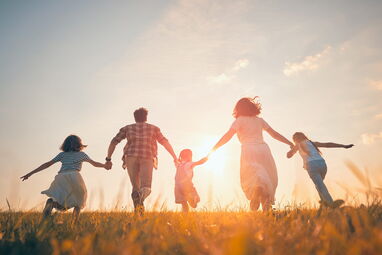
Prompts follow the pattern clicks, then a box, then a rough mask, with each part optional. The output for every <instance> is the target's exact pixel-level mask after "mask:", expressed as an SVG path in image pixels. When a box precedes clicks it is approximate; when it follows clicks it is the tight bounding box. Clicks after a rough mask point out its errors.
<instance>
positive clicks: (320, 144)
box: [313, 142, 354, 149]
mask: <svg viewBox="0 0 382 255" xmlns="http://www.w3.org/2000/svg"><path fill="white" fill-rule="evenodd" d="M313 143H314V144H315V145H316V146H317V147H323V148H345V149H349V148H351V147H353V146H354V144H347V145H345V144H339V143H331V142H329V143H320V142H313Z"/></svg>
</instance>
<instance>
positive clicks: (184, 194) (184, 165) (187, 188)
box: [175, 149, 208, 212]
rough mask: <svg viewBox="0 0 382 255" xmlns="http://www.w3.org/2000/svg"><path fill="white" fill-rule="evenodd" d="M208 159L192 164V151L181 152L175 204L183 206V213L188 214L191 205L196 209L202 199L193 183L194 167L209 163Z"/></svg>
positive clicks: (176, 179)
mask: <svg viewBox="0 0 382 255" xmlns="http://www.w3.org/2000/svg"><path fill="white" fill-rule="evenodd" d="M207 159H208V158H207V157H205V158H202V159H201V160H199V161H197V162H192V151H191V150H190V149H184V150H182V151H181V152H180V155H179V163H178V165H177V168H176V175H175V203H177V204H182V211H183V212H188V211H189V206H188V205H190V206H191V207H192V208H196V206H197V205H198V203H199V202H200V197H199V194H198V192H197V191H196V189H195V187H194V184H193V183H192V177H193V176H194V167H195V166H198V165H201V164H203V163H205V162H206V161H207Z"/></svg>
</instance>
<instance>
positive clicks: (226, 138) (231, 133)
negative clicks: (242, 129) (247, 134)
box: [212, 128, 236, 152]
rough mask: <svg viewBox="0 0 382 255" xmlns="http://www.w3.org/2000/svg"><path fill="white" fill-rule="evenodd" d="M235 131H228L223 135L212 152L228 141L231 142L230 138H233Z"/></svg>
mask: <svg viewBox="0 0 382 255" xmlns="http://www.w3.org/2000/svg"><path fill="white" fill-rule="evenodd" d="M235 133H236V131H235V130H234V129H232V128H231V129H229V130H228V131H227V133H225V134H224V135H223V136H222V137H221V138H220V140H219V141H218V142H217V143H216V144H215V146H214V147H213V148H212V152H213V151H216V150H217V149H219V148H220V147H221V146H223V145H224V144H226V143H227V142H228V141H229V140H231V138H232V136H234V135H235Z"/></svg>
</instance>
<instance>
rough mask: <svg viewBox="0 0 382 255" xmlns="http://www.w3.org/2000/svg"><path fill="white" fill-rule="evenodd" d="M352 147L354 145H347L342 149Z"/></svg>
mask: <svg viewBox="0 0 382 255" xmlns="http://www.w3.org/2000/svg"><path fill="white" fill-rule="evenodd" d="M353 146H354V144H348V145H344V148H345V149H349V148H351V147H353Z"/></svg>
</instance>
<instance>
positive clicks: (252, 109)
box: [233, 96, 261, 118]
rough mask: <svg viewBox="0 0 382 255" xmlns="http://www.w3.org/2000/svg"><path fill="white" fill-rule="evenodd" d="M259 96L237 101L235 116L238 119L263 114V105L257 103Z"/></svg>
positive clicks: (234, 110)
mask: <svg viewBox="0 0 382 255" xmlns="http://www.w3.org/2000/svg"><path fill="white" fill-rule="evenodd" d="M257 98H258V97H257V96H256V97H254V98H250V97H243V98H242V99H240V100H239V101H237V103H236V105H235V108H234V109H233V116H234V117H235V118H238V117H240V116H257V115H259V114H260V113H261V104H260V103H259V102H257Z"/></svg>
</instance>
